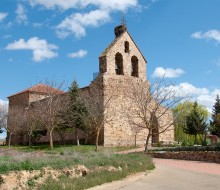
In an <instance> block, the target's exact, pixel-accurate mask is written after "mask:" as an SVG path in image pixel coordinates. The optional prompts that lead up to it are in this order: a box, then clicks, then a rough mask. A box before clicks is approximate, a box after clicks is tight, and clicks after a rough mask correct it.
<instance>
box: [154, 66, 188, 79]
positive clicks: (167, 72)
mask: <svg viewBox="0 0 220 190" xmlns="http://www.w3.org/2000/svg"><path fill="white" fill-rule="evenodd" d="M184 73H185V72H184V71H183V70H182V69H179V68H178V69H172V68H167V69H165V68H163V67H157V68H156V69H155V70H154V72H153V74H152V76H153V77H156V78H163V77H164V78H177V77H180V76H181V75H182V74H184Z"/></svg>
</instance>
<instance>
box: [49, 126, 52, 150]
mask: <svg viewBox="0 0 220 190" xmlns="http://www.w3.org/2000/svg"><path fill="white" fill-rule="evenodd" d="M49 135H50V149H51V150H53V130H50V132H49Z"/></svg>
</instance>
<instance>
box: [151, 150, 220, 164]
mask: <svg viewBox="0 0 220 190" xmlns="http://www.w3.org/2000/svg"><path fill="white" fill-rule="evenodd" d="M149 154H150V155H151V156H152V157H154V158H165V159H179V160H194V161H204V162H214V163H220V151H180V152H169V151H167V152H155V153H149Z"/></svg>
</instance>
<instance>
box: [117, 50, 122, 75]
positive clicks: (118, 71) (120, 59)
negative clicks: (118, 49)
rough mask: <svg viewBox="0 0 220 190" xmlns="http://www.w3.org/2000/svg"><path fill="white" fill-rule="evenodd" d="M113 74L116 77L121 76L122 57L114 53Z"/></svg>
mask: <svg viewBox="0 0 220 190" xmlns="http://www.w3.org/2000/svg"><path fill="white" fill-rule="evenodd" d="M115 73H116V74H117V75H123V74H124V72H123V57H122V54H120V53H116V55H115Z"/></svg>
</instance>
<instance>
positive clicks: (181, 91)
mask: <svg viewBox="0 0 220 190" xmlns="http://www.w3.org/2000/svg"><path fill="white" fill-rule="evenodd" d="M171 89H172V90H173V91H174V92H175V94H176V95H177V96H183V97H188V98H189V99H190V100H191V101H195V100H196V101H197V102H198V103H199V104H200V105H203V106H204V107H206V108H207V110H208V111H209V113H211V112H212V109H213V105H214V103H215V99H216V96H217V94H218V95H220V89H214V90H209V89H207V88H197V87H195V86H194V85H192V84H190V83H187V82H184V83H180V84H179V85H176V86H170V87H168V90H171Z"/></svg>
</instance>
